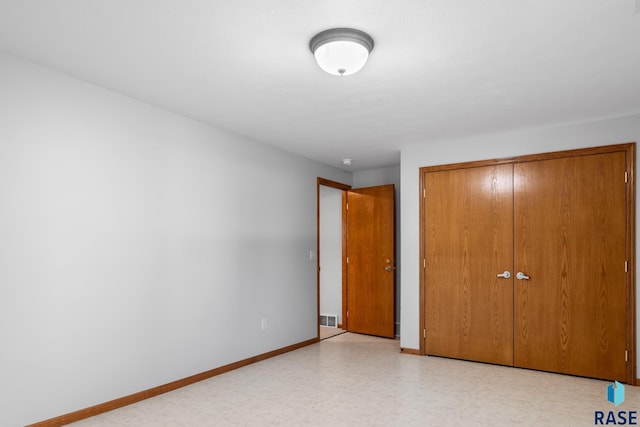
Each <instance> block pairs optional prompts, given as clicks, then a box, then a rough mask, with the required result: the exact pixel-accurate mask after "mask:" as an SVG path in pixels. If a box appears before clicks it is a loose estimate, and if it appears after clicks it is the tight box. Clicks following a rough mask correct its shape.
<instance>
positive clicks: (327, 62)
mask: <svg viewBox="0 0 640 427" xmlns="http://www.w3.org/2000/svg"><path fill="white" fill-rule="evenodd" d="M309 49H311V52H313V55H314V56H315V58H316V61H317V62H318V65H319V66H320V68H322V69H323V70H324V71H326V72H327V73H329V74H333V75H335V76H348V75H350V74H353V73H356V72H358V71H359V70H360V69H361V68H362V67H364V64H366V62H367V59H368V58H369V53H370V52H371V50H372V49H373V39H372V38H371V36H369V35H368V34H367V33H364V32H362V31H359V30H354V29H351V28H333V29H331V30H326V31H323V32H321V33H319V34H317V35H315V36H314V37H313V38H312V39H311V42H310V43H309Z"/></svg>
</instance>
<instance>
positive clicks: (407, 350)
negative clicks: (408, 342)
mask: <svg viewBox="0 0 640 427" xmlns="http://www.w3.org/2000/svg"><path fill="white" fill-rule="evenodd" d="M400 353H404V354H414V355H416V356H422V353H420V350H418V349H415V348H404V347H400Z"/></svg>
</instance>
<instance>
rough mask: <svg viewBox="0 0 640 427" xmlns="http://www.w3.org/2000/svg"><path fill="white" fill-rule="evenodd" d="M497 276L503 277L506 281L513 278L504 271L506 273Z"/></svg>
mask: <svg viewBox="0 0 640 427" xmlns="http://www.w3.org/2000/svg"><path fill="white" fill-rule="evenodd" d="M496 276H498V277H502V278H504V279H508V278H509V277H511V273H509V272H508V271H507V270H505V271H504V273H502V274H496Z"/></svg>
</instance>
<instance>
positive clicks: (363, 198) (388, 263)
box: [317, 178, 396, 338]
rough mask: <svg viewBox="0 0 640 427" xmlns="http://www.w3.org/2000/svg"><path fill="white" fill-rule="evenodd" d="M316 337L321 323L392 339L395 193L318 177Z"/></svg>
mask: <svg viewBox="0 0 640 427" xmlns="http://www.w3.org/2000/svg"><path fill="white" fill-rule="evenodd" d="M317 208H318V222H317V224H318V240H317V242H318V246H317V254H318V256H317V284H318V314H319V322H318V337H320V336H321V334H320V331H321V329H320V328H321V326H320V325H321V320H320V319H326V321H327V322H328V321H329V319H333V321H334V324H335V326H337V327H338V328H340V329H343V330H345V331H349V332H356V333H362V334H368V335H376V336H381V337H387V338H394V337H395V269H396V267H395V262H396V261H395V188H394V185H393V184H389V185H381V186H375V187H365V188H359V189H352V188H351V187H350V186H348V185H345V184H341V183H337V182H334V181H329V180H325V179H323V178H318V185H317Z"/></svg>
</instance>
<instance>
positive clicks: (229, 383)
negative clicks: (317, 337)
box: [73, 333, 640, 427]
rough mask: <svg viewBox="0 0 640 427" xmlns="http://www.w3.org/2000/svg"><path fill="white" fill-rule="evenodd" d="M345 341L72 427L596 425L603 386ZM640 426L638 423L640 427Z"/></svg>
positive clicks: (357, 339) (635, 404)
mask: <svg viewBox="0 0 640 427" xmlns="http://www.w3.org/2000/svg"><path fill="white" fill-rule="evenodd" d="M398 345H399V343H398V341H397V340H387V339H382V338H375V337H369V336H364V335H356V334H351V333H346V334H342V335H338V336H336V337H333V338H330V339H327V340H324V341H321V342H320V343H318V344H314V345H311V346H309V347H305V348H302V349H300V350H296V351H294V352H291V353H287V354H284V355H281V356H278V357H275V358H272V359H268V360H265V361H262V362H259V363H256V364H253V365H250V366H247V367H244V368H241V369H238V370H235V371H232V372H229V373H226V374H223V375H220V376H217V377H214V378H211V379H208V380H205V381H202V382H199V383H196V384H193V385H191V386H188V387H184V388H182V389H180V390H176V391H174V392H171V393H167V394H164V395H161V396H157V397H155V398H152V399H148V400H146V401H143V402H140V403H137V404H134V405H130V406H127V407H124V408H121V409H118V410H116V411H112V412H109V413H105V414H102V415H99V416H96V417H93V418H89V419H86V420H83V421H80V422H77V423H74V424H73V425H74V426H75V427H83V426H136V427H138V426H154V427H157V426H185V427H192V426H285V425H286V426H593V425H594V411H596V410H600V411H605V412H608V411H610V410H615V411H616V412H617V411H631V410H636V411H638V410H640V388H639V387H632V386H627V387H626V401H625V403H623V404H621V405H620V406H618V407H617V408H616V407H614V406H613V405H612V404H611V403H609V402H607V400H606V390H607V386H608V385H609V383H608V382H606V381H598V380H592V379H586V378H578V377H571V376H566V375H558V374H550V373H544V372H537V371H529V370H525V369H516V368H509V367H501V366H494V365H487V364H482V363H473V362H465V361H458V360H450V359H444V358H437V357H421V356H413V355H406V354H401V353H399V346H398ZM639 422H640V421H639Z"/></svg>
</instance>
